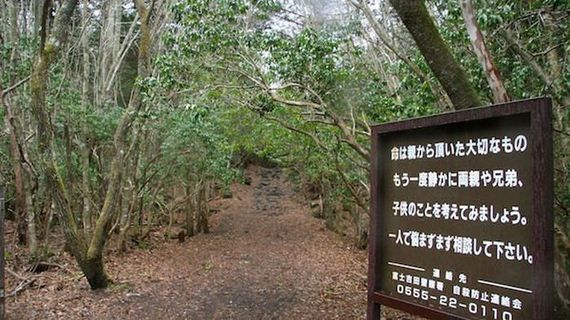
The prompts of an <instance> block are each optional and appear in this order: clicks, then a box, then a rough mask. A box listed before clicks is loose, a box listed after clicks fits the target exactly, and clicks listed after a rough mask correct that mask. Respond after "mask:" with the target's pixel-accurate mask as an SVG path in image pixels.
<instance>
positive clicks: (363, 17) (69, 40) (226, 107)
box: [0, 0, 570, 319]
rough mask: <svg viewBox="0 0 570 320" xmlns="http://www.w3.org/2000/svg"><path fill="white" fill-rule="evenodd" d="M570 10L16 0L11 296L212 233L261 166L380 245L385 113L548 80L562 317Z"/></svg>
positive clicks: (2, 26)
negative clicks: (378, 201)
mask: <svg viewBox="0 0 570 320" xmlns="http://www.w3.org/2000/svg"><path fill="white" fill-rule="evenodd" d="M569 18H570V4H569V3H568V2H567V1H560V0H536V1H530V0H521V1H507V0H487V1H481V0H458V1H448V0H429V1H427V0H426V1H424V0H408V1H406V0H371V1H365V0H329V1H327V0H100V1H89V0H43V1H40V0H37V1H34V0H21V1H12V0H0V71H1V72H0V95H1V100H0V115H1V116H2V117H3V119H4V126H3V130H1V131H0V186H3V187H5V192H6V220H7V221H6V224H7V227H6V230H7V233H6V236H5V245H6V266H7V268H8V273H7V277H13V278H14V280H10V281H8V285H7V286H6V294H7V298H6V299H7V300H6V303H7V305H8V306H10V304H11V303H13V302H12V300H11V299H17V297H18V296H19V295H21V294H24V293H25V291H30V290H31V288H32V287H33V284H32V283H31V282H30V281H27V279H30V278H29V277H28V276H27V275H32V276H30V277H35V276H36V275H34V274H36V273H37V274H39V276H41V273H38V272H41V271H42V270H46V269H52V268H55V269H57V268H58V266H61V264H62V262H61V261H62V260H60V259H62V258H61V257H62V256H65V255H67V256H68V257H71V258H70V259H71V260H72V261H74V265H73V267H70V268H75V269H77V270H79V271H78V272H80V273H81V275H80V276H79V277H80V278H81V277H84V278H83V279H85V281H87V283H88V288H90V289H105V288H110V287H113V284H114V283H115V281H116V280H117V279H114V277H113V274H111V273H109V272H107V268H108V266H107V264H108V262H109V261H110V260H113V259H115V258H114V257H119V256H121V255H127V254H129V253H132V252H138V251H137V250H139V251H140V250H146V248H148V247H149V246H150V245H151V244H150V243H151V242H152V239H153V237H152V236H153V235H154V234H156V231H157V230H159V231H160V233H161V235H162V236H163V237H162V238H161V241H165V242H168V241H170V242H172V240H173V239H178V240H180V241H184V240H185V239H186V241H187V242H188V241H190V242H191V241H192V240H188V239H193V237H198V236H200V237H201V238H199V239H208V237H210V235H209V234H208V233H209V232H210V231H211V229H212V221H211V220H212V219H214V218H215V216H216V215H217V213H216V212H217V210H218V209H215V208H213V203H212V201H217V200H216V199H230V198H232V197H234V198H236V196H237V195H236V194H235V193H236V189H235V187H234V186H235V185H241V186H245V185H249V184H250V183H251V182H252V181H251V179H252V177H251V174H248V171H247V168H248V166H251V165H259V166H264V167H271V168H279V170H283V172H284V174H285V175H286V176H287V177H286V179H285V180H287V183H290V184H291V185H292V188H293V189H294V190H295V194H296V195H298V196H299V197H300V199H301V200H300V201H301V202H303V203H305V204H306V205H307V207H308V208H310V210H309V211H310V213H308V214H310V215H312V216H314V217H315V218H317V219H318V220H319V221H322V223H323V225H324V226H325V227H326V229H328V230H330V231H332V232H334V233H336V234H338V235H339V237H341V238H342V239H343V241H345V242H346V243H349V244H350V245H351V246H353V247H354V248H355V249H354V250H360V251H361V252H362V253H361V254H365V253H364V252H365V251H364V250H365V249H366V246H367V242H368V226H369V222H370V217H369V203H370V186H369V171H370V169H369V168H370V161H371V150H370V135H371V126H373V125H376V124H381V123H386V122H390V121H396V120H403V119H409V118H414V117H420V116H428V115H435V114H441V113H444V112H450V111H454V110H460V109H466V108H475V107H480V106H486V105H491V104H498V103H504V102H509V101H516V100H521V99H528V98H535V97H542V96H548V97H551V98H552V104H553V120H552V121H553V137H554V189H555V192H554V216H555V222H554V238H555V261H554V264H555V268H554V269H555V270H554V273H555V275H554V277H555V290H554V291H555V301H556V306H555V309H556V314H557V315H558V317H559V318H560V319H564V318H565V317H566V316H567V315H568V310H569V309H570V238H569V237H570V48H569V44H570V23H569V20H570V19H569ZM254 178H255V177H254ZM262 178H263V177H262ZM268 179H269V178H268ZM300 230H305V229H303V228H301V229H300ZM307 230H308V229H307ZM308 232H313V231H308ZM212 236H213V235H212ZM202 237H203V238H202ZM197 239H198V238H197ZM60 240H61V241H60ZM200 241H201V240H200ZM204 241H206V240H204ZM189 245H191V244H189ZM119 268H120V266H119ZM204 268H209V267H204ZM75 277H76V278H77V275H76V274H75ZM34 279H35V278H34ZM88 288H87V287H86V288H84V290H85V291H89V289H88ZM10 292H12V293H13V295H12V296H10ZM94 303H95V302H94ZM8 310H10V307H8ZM292 318H296V317H292ZM299 318H301V317H299ZM244 319H245V318H244ZM260 319H261V318H260Z"/></svg>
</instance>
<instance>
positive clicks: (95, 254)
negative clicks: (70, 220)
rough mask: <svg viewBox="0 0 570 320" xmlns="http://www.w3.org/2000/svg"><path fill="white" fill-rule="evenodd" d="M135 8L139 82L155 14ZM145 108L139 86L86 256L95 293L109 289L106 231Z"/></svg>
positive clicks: (117, 141) (139, 4)
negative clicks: (133, 132) (132, 132)
mask: <svg viewBox="0 0 570 320" xmlns="http://www.w3.org/2000/svg"><path fill="white" fill-rule="evenodd" d="M134 2H135V7H136V8H137V11H138V13H139V15H140V17H141V26H140V28H141V39H140V43H139V56H138V59H137V60H138V68H137V75H138V78H139V79H144V78H145V77H147V76H148V75H149V71H150V69H149V66H148V64H149V57H150V49H151V43H152V42H151V30H150V15H151V13H152V9H153V8H152V7H150V8H147V7H146V5H145V3H144V1H143V0H135V1H134ZM141 107H142V95H141V89H140V87H139V86H137V87H136V88H135V89H134V90H133V92H132V94H131V98H130V99H129V105H128V107H127V109H126V110H125V111H124V113H123V116H122V117H121V119H120V120H119V124H118V126H117V129H116V131H115V135H114V138H113V141H114V148H115V155H114V157H113V160H112V162H111V168H110V174H109V181H108V186H107V191H106V193H105V200H104V202H103V208H102V209H101V212H100V215H99V218H98V219H97V223H96V224H95V228H94V230H93V236H92V238H91V241H90V243H89V247H88V249H87V255H86V259H85V261H86V263H87V264H91V263H93V264H94V265H93V268H89V270H91V269H94V270H96V271H98V272H100V273H96V274H92V275H90V274H86V276H87V277H88V279H89V277H90V276H91V277H93V279H92V280H93V281H91V280H90V281H89V283H90V284H91V288H92V289H100V288H105V287H106V286H107V285H108V278H107V275H106V274H105V271H104V269H103V267H102V262H101V268H99V267H98V264H99V262H100V261H101V259H102V257H103V249H104V247H105V242H106V240H107V231H108V229H109V224H110V222H111V220H112V218H113V214H114V212H115V204H116V202H117V197H118V195H119V193H120V187H121V184H122V183H121V182H122V171H123V170H124V166H125V160H126V159H125V156H126V154H127V148H128V141H127V139H128V134H129V132H130V128H131V125H132V124H133V122H134V121H135V119H136V117H137V115H138V112H139V111H140V109H141Z"/></svg>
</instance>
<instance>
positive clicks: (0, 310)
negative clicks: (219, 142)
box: [0, 187, 6, 320]
mask: <svg viewBox="0 0 570 320" xmlns="http://www.w3.org/2000/svg"><path fill="white" fill-rule="evenodd" d="M4 295H5V290H4V188H2V187H0V320H4V315H5V312H6V311H5V308H4Z"/></svg>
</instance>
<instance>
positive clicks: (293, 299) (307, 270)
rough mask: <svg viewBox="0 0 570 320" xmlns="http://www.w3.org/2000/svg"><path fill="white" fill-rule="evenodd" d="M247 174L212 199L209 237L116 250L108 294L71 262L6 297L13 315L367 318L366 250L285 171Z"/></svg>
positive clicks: (110, 262) (111, 258)
mask: <svg viewBox="0 0 570 320" xmlns="http://www.w3.org/2000/svg"><path fill="white" fill-rule="evenodd" d="M247 174H248V175H249V176H250V177H251V178H252V182H251V185H249V186H248V185H234V186H233V194H234V196H233V198H232V199H219V200H215V201H212V202H211V206H212V207H214V208H218V209H219V210H220V211H219V212H218V213H217V214H215V215H213V216H212V217H211V221H210V223H211V233H210V234H205V235H204V234H200V235H197V236H195V237H192V238H190V239H187V240H186V241H185V242H184V243H178V242H177V241H176V240H171V241H169V242H168V243H165V244H158V245H157V246H155V247H154V248H152V249H149V250H141V249H135V250H132V251H130V252H129V253H127V254H124V255H117V254H114V253H113V254H110V255H109V256H108V258H107V261H108V263H107V270H108V273H109V274H110V275H111V277H112V279H114V280H115V282H116V285H115V286H114V287H113V288H111V289H109V290H106V291H100V292H92V291H90V290H88V287H87V283H86V281H85V279H84V278H81V275H80V274H79V273H78V272H77V268H76V266H75V265H74V264H73V262H72V261H71V260H69V263H66V268H67V269H68V272H67V273H65V272H62V271H61V270H60V271H59V272H52V271H50V272H44V273H42V274H40V276H38V279H37V281H36V282H35V286H34V287H31V288H29V289H27V290H25V291H23V292H22V293H21V294H20V295H19V296H18V297H16V298H11V299H9V300H8V302H7V304H8V305H7V307H8V314H9V319H196V320H200V319H243V320H246V319H247V320H250V319H364V317H365V311H366V252H365V251H361V250H356V249H353V248H351V246H350V245H349V244H348V242H347V241H346V240H342V238H341V237H340V236H338V235H336V234H334V233H333V232H331V231H328V230H326V228H325V226H324V221H322V220H319V219H315V218H313V217H312V216H311V215H310V213H309V212H308V211H309V209H308V208H306V207H305V206H303V205H301V202H300V199H297V198H298V196H297V195H295V194H294V192H293V190H292V187H291V186H290V185H289V183H288V182H287V180H286V178H285V176H284V174H283V172H282V171H281V169H278V168H261V167H251V168H250V169H248V171H247ZM78 274H79V276H78Z"/></svg>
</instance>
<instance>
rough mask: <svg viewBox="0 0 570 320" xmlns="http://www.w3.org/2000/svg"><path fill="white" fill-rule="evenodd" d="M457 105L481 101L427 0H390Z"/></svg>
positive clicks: (457, 107) (468, 106)
mask: <svg viewBox="0 0 570 320" xmlns="http://www.w3.org/2000/svg"><path fill="white" fill-rule="evenodd" d="M390 3H391V4H392V6H393V7H394V9H395V10H396V12H397V13H398V16H399V17H400V19H401V20H402V22H403V23H404V25H405V26H406V29H408V31H409V32H410V34H411V35H412V38H414V41H415V42H416V45H417V46H418V48H419V49H420V52H421V53H422V55H423V56H424V57H425V59H426V61H427V64H428V66H429V67H430V69H431V70H432V71H433V73H434V74H435V76H436V77H437V79H438V80H439V82H440V83H441V85H442V86H443V89H444V90H445V92H446V93H447V95H448V96H449V98H450V99H451V102H452V103H453V106H454V107H455V108H456V109H465V108H472V107H477V106H479V105H481V102H480V100H479V97H478V96H477V92H476V91H475V89H474V88H473V86H472V85H471V83H469V79H468V78H467V74H466V73H465V71H464V70H463V68H461V66H460V65H459V63H457V61H456V60H455V58H454V57H453V55H452V54H451V50H450V49H449V47H448V46H447V44H446V43H445V42H444V41H443V39H442V38H441V35H440V34H439V31H438V30H437V27H436V25H435V23H434V21H433V19H432V17H431V16H430V14H429V12H428V10H427V8H426V6H425V3H424V0H390Z"/></svg>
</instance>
